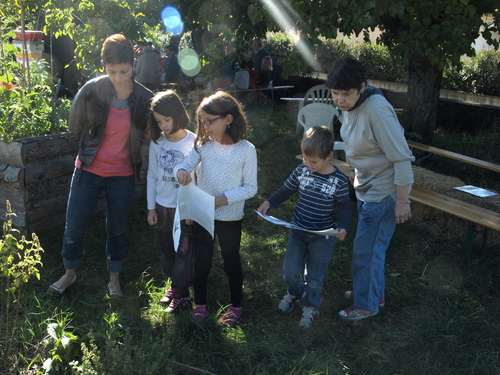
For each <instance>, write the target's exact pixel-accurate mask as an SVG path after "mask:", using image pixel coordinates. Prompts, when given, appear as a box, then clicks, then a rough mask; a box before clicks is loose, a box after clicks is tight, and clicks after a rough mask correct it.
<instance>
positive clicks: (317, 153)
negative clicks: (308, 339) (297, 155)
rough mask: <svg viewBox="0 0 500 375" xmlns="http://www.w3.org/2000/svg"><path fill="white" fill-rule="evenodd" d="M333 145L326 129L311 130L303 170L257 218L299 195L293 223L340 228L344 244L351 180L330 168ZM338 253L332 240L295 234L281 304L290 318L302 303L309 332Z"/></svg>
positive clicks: (304, 145) (305, 143)
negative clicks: (329, 266)
mask: <svg viewBox="0 0 500 375" xmlns="http://www.w3.org/2000/svg"><path fill="white" fill-rule="evenodd" d="M333 142H334V136H333V133H332V132H331V131H330V129H328V128H327V127H326V126H322V127H318V126H315V127H312V128H311V129H309V130H308V131H307V133H306V135H305V137H304V139H303V140H302V145H301V148H302V156H303V159H304V164H301V165H299V166H298V167H297V168H296V169H295V170H294V171H293V172H292V174H291V175H290V176H289V177H288V179H287V180H286V181H285V184H284V185H283V187H281V188H280V189H279V190H278V191H277V192H276V193H274V194H273V195H272V196H271V197H269V198H268V199H267V200H266V201H265V202H264V203H262V205H261V206H260V207H259V208H258V212H259V213H261V214H262V215H266V214H267V211H268V210H269V209H270V208H273V207H276V206H277V205H279V204H280V203H282V202H284V201H286V200H287V199H289V198H290V197H291V196H292V194H294V193H295V192H298V194H299V197H298V198H299V199H298V202H297V206H296V207H295V210H294V213H293V219H292V223H293V224H295V225H297V226H299V227H301V228H304V229H307V230H314V231H319V230H324V229H328V228H336V229H337V231H338V233H336V234H334V237H335V238H337V239H339V240H342V241H343V240H344V239H345V236H346V233H347V232H346V230H347V229H348V227H349V223H350V220H351V206H350V198H349V187H348V183H347V177H346V176H345V175H344V174H343V173H342V172H341V171H339V170H338V169H337V168H335V167H334V166H332V165H331V164H330V162H329V161H330V159H331V158H332V156H333ZM259 218H260V216H259ZM333 247H334V238H333V237H332V236H325V235H320V234H316V233H311V232H306V231H302V230H297V229H291V230H290V237H289V239H288V244H287V247H286V253H285V259H284V261H283V268H282V272H283V278H284V280H285V282H286V284H287V285H288V293H287V294H286V295H285V296H284V297H283V299H282V300H281V302H280V303H279V309H280V310H281V311H282V312H284V313H291V312H292V311H293V310H294V309H295V303H296V301H298V300H300V299H301V304H302V306H303V309H302V317H301V319H300V322H299V325H300V326H301V327H309V326H310V325H311V323H312V321H313V320H314V318H315V317H318V316H319V311H318V308H319V302H320V298H321V290H322V288H323V281H324V279H325V275H326V272H327V270H328V263H329V262H330V258H331V255H332V252H333ZM304 261H305V270H304V272H302V269H303V263H304ZM304 279H305V282H304Z"/></svg>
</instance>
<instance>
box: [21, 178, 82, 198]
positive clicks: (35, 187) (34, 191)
mask: <svg viewBox="0 0 500 375" xmlns="http://www.w3.org/2000/svg"><path fill="white" fill-rule="evenodd" d="M72 177H73V173H70V174H66V175H64V176H59V177H54V178H51V179H47V180H43V181H41V182H40V183H36V184H29V185H26V188H25V193H26V199H27V201H28V202H31V201H39V200H43V199H46V198H49V197H51V196H53V195H58V194H66V195H67V194H68V193H69V187H70V184H71V178H72Z"/></svg>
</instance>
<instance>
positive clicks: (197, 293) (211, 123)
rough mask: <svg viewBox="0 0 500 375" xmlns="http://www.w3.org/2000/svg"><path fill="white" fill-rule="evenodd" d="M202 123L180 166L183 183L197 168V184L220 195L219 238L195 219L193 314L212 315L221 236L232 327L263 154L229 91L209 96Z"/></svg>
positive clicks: (225, 319)
mask: <svg viewBox="0 0 500 375" xmlns="http://www.w3.org/2000/svg"><path fill="white" fill-rule="evenodd" d="M197 118H198V128H197V132H196V135H197V137H196V140H197V142H196V145H195V149H194V150H193V151H191V153H190V154H189V155H188V157H187V158H186V160H185V161H184V162H183V163H181V164H179V165H178V166H177V167H176V168H175V171H174V175H176V176H177V180H178V181H179V183H181V184H183V185H187V184H189V183H191V181H192V177H191V172H192V171H193V170H194V169H195V168H197V176H198V179H197V185H198V187H199V188H200V189H201V190H203V191H205V192H206V193H208V194H211V195H213V196H214V197H215V223H214V224H215V231H214V238H212V236H211V235H210V233H209V232H208V231H207V230H205V229H204V228H203V227H202V226H201V225H199V224H198V223H196V222H194V223H193V251H194V254H195V260H194V277H193V288H194V299H195V303H196V308H195V309H194V310H193V311H192V312H191V314H192V316H193V318H194V319H195V320H196V321H197V322H198V324H202V323H203V322H204V321H205V319H206V318H207V316H208V310H207V302H208V301H207V293H208V276H209V274H210V270H211V268H212V258H213V253H214V242H215V238H217V240H218V243H219V247H220V250H221V255H222V259H223V261H224V266H223V268H224V271H225V273H226V275H227V276H228V278H229V289H230V292H231V300H230V305H229V307H228V308H227V309H226V311H225V313H224V314H223V315H222V317H221V318H220V319H219V323H220V324H221V325H223V326H232V325H234V324H235V323H236V322H237V321H239V320H240V319H241V316H242V313H243V310H242V307H241V302H242V294H243V270H242V267H241V259H240V241H241V231H242V224H243V221H242V219H243V208H244V206H245V200H247V199H250V198H251V197H253V196H254V195H255V194H256V193H257V153H256V151H255V147H254V146H253V145H252V144H251V143H250V142H248V141H247V140H246V139H245V138H246V134H247V129H248V124H247V119H246V116H245V112H244V111H243V108H242V106H241V103H240V102H238V101H237V100H236V99H235V98H234V97H232V96H231V95H230V94H228V93H227V92H224V91H218V92H216V93H215V94H213V95H211V96H209V97H208V98H205V99H204V100H203V101H202V102H201V104H200V105H199V106H198V110H197Z"/></svg>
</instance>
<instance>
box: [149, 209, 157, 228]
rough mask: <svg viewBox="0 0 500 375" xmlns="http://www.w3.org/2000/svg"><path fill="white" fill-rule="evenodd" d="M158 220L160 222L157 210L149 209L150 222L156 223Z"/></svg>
mask: <svg viewBox="0 0 500 375" xmlns="http://www.w3.org/2000/svg"><path fill="white" fill-rule="evenodd" d="M157 222H158V214H157V213H156V210H149V211H148V224H149V225H155V224H156V223H157Z"/></svg>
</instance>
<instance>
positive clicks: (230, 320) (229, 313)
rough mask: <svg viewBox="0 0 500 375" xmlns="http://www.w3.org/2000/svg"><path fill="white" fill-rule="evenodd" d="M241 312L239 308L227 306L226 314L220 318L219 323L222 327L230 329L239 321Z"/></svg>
mask: <svg viewBox="0 0 500 375" xmlns="http://www.w3.org/2000/svg"><path fill="white" fill-rule="evenodd" d="M242 314H243V310H242V308H241V307H234V306H229V307H228V308H227V310H226V312H225V313H224V314H223V315H222V316H221V317H220V319H219V323H220V324H221V325H222V326H223V327H232V326H234V325H235V324H236V322H237V321H239V320H240V319H241V315H242Z"/></svg>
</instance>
